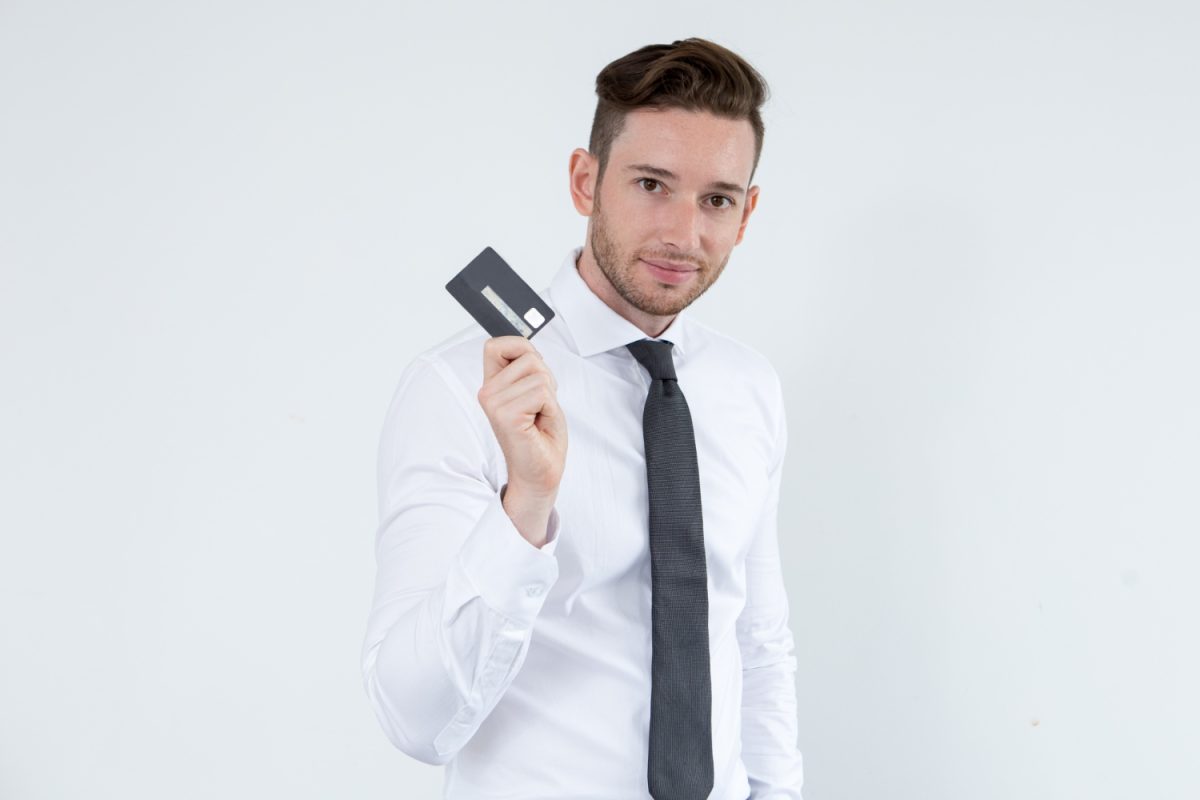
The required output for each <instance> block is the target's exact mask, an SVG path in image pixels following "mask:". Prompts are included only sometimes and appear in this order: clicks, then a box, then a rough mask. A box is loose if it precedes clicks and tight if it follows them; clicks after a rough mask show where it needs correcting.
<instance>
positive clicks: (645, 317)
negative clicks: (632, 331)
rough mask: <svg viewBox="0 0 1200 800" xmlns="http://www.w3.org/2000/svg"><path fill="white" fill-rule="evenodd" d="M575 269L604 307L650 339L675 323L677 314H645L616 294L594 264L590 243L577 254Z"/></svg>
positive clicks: (606, 278)
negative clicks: (602, 302)
mask: <svg viewBox="0 0 1200 800" xmlns="http://www.w3.org/2000/svg"><path fill="white" fill-rule="evenodd" d="M575 267H576V269H577V270H578V271H579V277H581V278H583V282H584V283H585V284H587V287H588V288H589V289H591V290H592V294H594V295H596V296H597V297H599V298H600V299H601V300H603V301H604V305H606V306H608V307H609V308H611V309H612V310H613V311H615V312H617V313H618V314H620V315H621V316H622V317H624V318H625V319H627V320H629V321H630V322H632V323H633V324H634V325H635V326H637V328H638V330H640V331H641V332H642V333H644V334H646V335H647V336H649V337H650V338H652V339H653V338H657V337H658V336H659V335H661V334H662V332H663V331H665V330H666V329H667V328H668V327H670V325H671V323H672V322H674V321H675V317H676V316H678V315H677V314H672V315H671V316H667V317H663V316H658V315H655V314H647V313H646V312H645V311H642V310H641V309H640V308H637V307H635V306H633V305H632V304H630V303H629V301H627V300H626V299H625V298H624V297H622V296H621V295H620V293H619V292H617V290H616V288H615V287H614V286H613V285H612V282H611V281H609V279H608V276H606V275H605V274H604V272H603V270H601V269H600V266H599V265H598V264H597V263H596V259H595V257H594V256H593V255H592V246H591V244H590V243H589V244H586V245H584V248H583V252H582V253H580V254H579V258H578V259H576V261H575Z"/></svg>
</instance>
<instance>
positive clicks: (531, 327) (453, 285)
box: [446, 247, 554, 339]
mask: <svg viewBox="0 0 1200 800" xmlns="http://www.w3.org/2000/svg"><path fill="white" fill-rule="evenodd" d="M446 291H448V292H449V293H450V294H452V295H454V299H455V300H457V301H458V302H460V303H462V306H463V308H465V309H466V310H467V311H468V312H470V314H471V316H472V317H474V318H475V321H476V322H478V323H479V324H480V325H482V326H483V329H484V330H485V331H487V332H488V334H489V335H491V336H524V337H525V338H526V339H532V338H533V335H534V334H535V333H537V332H538V331H540V330H541V329H542V328H544V327H546V324H547V323H549V322H550V320H552V319H554V311H553V309H551V308H550V306H548V305H546V301H544V300H542V298H541V297H540V296H539V295H538V293H537V292H535V291H534V290H533V289H532V288H531V287H530V286H529V284H528V283H526V282H525V281H523V280H521V276H520V275H518V274H517V273H516V272H514V271H513V268H512V267H510V266H509V265H508V262H507V261H505V260H504V259H503V258H501V257H500V254H499V253H497V252H496V251H495V250H493V249H492V248H490V247H485V248H483V252H482V253H480V254H479V255H477V256H475V258H473V259H472V260H471V263H470V264H467V265H466V266H465V267H463V268H462V271H461V272H459V273H458V274H457V275H455V276H454V277H453V278H451V279H450V282H449V283H447V284H446Z"/></svg>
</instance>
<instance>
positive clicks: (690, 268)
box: [642, 258, 698, 272]
mask: <svg viewBox="0 0 1200 800" xmlns="http://www.w3.org/2000/svg"><path fill="white" fill-rule="evenodd" d="M642 261H645V262H646V263H647V264H653V265H654V266H656V267H658V268H659V269H669V270H673V271H675V272H695V271H696V270H697V269H698V267H696V266H694V265H692V264H681V263H679V262H677V261H663V260H662V259H661V258H654V259H651V258H643V259H642Z"/></svg>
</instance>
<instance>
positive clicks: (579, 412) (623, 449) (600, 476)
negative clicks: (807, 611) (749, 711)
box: [555, 362, 772, 588]
mask: <svg viewBox="0 0 1200 800" xmlns="http://www.w3.org/2000/svg"><path fill="white" fill-rule="evenodd" d="M555 374H556V378H557V380H558V385H559V388H558V392H557V397H558V402H559V404H560V406H561V407H562V409H563V413H564V415H565V416H566V418H567V426H568V440H567V461H566V467H565V470H564V474H563V480H562V484H561V485H560V487H559V493H558V499H557V507H558V509H559V512H560V514H561V515H562V520H563V533H562V540H561V542H560V544H559V546H558V548H559V549H558V551H557V552H558V556H559V559H560V563H561V564H562V566H563V567H564V569H565V571H568V572H570V571H575V570H577V571H578V573H579V574H578V575H577V576H574V577H576V578H577V579H578V580H580V581H582V582H583V583H584V584H587V585H593V586H594V585H603V584H605V583H609V582H613V581H620V580H622V579H624V578H627V577H629V576H630V575H631V573H638V572H641V571H644V570H646V569H647V568H648V564H649V529H648V526H649V496H648V491H647V486H646V462H645V449H644V444H643V428H642V409H643V406H644V404H645V391H646V388H645V383H644V382H639V381H638V380H637V377H636V375H634V376H630V375H625V374H621V372H620V370H615V371H614V370H605V369H597V368H595V367H594V366H592V365H588V364H586V363H582V362H567V363H565V364H559V365H556V366H555ZM680 386H681V387H682V388H683V391H684V394H685V396H686V397H687V401H688V407H689V411H690V414H691V417H692V426H693V430H694V434H695V441H696V456H697V464H698V467H699V473H700V489H701V506H702V511H703V519H704V535H705V550H706V556H707V561H708V572H709V578H710V581H711V582H713V583H714V585H717V586H720V585H727V586H728V585H740V584H741V574H742V565H743V562H744V558H745V553H746V550H747V549H748V548H749V546H750V542H751V539H752V537H753V534H754V532H755V530H756V528H757V526H758V525H759V524H760V523H761V521H762V520H761V517H762V514H763V511H764V504H765V502H766V494H767V488H768V480H767V478H768V475H767V469H768V464H769V458H770V454H771V445H772V442H771V441H770V433H769V431H768V429H767V424H766V421H765V417H764V413H763V409H762V406H761V404H760V403H759V402H758V401H757V400H756V399H755V396H754V393H753V392H752V391H751V390H750V388H749V387H746V386H744V385H741V384H739V383H738V382H737V381H736V380H733V381H730V380H722V379H720V377H719V376H701V375H696V374H694V375H692V376H691V377H690V380H689V379H687V376H686V375H685V374H682V373H681V375H680ZM564 577H567V576H564ZM568 579H569V578H568ZM581 588H582V587H581Z"/></svg>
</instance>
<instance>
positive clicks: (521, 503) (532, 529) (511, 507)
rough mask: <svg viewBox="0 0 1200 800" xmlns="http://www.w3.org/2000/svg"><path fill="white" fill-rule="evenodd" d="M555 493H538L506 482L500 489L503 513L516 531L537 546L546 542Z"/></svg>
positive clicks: (539, 546) (556, 493)
mask: <svg viewBox="0 0 1200 800" xmlns="http://www.w3.org/2000/svg"><path fill="white" fill-rule="evenodd" d="M557 495H558V492H557V491H556V492H554V493H552V494H549V495H546V494H539V493H534V492H529V491H527V490H524V489H522V488H521V487H519V486H513V485H512V484H506V485H505V486H504V487H503V488H502V489H501V490H500V500H501V505H502V506H503V507H504V513H506V514H507V515H508V518H509V519H510V520H512V523H513V527H515V528H516V529H517V532H518V533H520V534H521V536H522V537H524V538H525V540H526V541H528V542H529V543H530V544H532V545H533V546H534V547H537V548H541V547H542V546H544V545H545V544H546V538H547V535H548V534H549V526H550V514H551V512H553V511H554V501H555V499H556V498H557Z"/></svg>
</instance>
